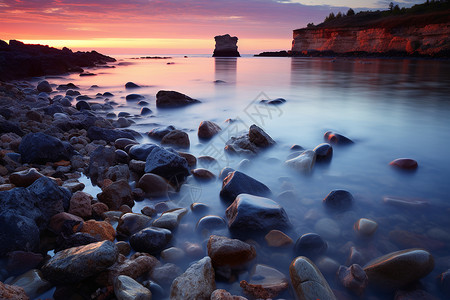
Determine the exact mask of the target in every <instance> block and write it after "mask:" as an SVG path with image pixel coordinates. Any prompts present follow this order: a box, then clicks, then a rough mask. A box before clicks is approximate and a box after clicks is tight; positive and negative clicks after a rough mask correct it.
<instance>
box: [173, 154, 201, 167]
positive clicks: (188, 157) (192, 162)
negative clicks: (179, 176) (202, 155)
mask: <svg viewBox="0 0 450 300" xmlns="http://www.w3.org/2000/svg"><path fill="white" fill-rule="evenodd" d="M178 154H179V155H180V156H181V157H183V158H185V159H186V160H187V163H188V166H189V167H195V165H196V164H197V158H195V156H194V155H192V154H190V153H186V152H178Z"/></svg>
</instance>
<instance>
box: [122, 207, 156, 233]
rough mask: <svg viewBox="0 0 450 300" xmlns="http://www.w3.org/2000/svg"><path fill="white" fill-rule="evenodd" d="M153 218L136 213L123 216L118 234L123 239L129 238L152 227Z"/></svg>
mask: <svg viewBox="0 0 450 300" xmlns="http://www.w3.org/2000/svg"><path fill="white" fill-rule="evenodd" d="M151 223H152V218H150V217H147V216H145V215H141V214H136V213H126V214H123V215H122V216H121V217H120V219H119V224H118V225H117V229H116V230H117V234H118V235H119V236H121V237H129V236H131V235H133V234H135V233H136V232H138V231H140V230H142V229H144V228H147V227H149V226H150V225H151Z"/></svg>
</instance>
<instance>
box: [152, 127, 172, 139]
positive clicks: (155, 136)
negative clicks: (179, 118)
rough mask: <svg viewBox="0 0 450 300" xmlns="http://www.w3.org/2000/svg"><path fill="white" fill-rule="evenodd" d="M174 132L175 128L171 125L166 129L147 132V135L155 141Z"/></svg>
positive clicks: (161, 128) (159, 128)
mask: <svg viewBox="0 0 450 300" xmlns="http://www.w3.org/2000/svg"><path fill="white" fill-rule="evenodd" d="M173 130H175V127H174V126H172V125H169V126H166V127H156V128H153V129H152V130H150V131H149V132H147V135H148V136H149V137H151V138H153V139H155V140H161V139H162V138H163V137H164V136H165V135H166V134H168V133H169V132H171V131H173Z"/></svg>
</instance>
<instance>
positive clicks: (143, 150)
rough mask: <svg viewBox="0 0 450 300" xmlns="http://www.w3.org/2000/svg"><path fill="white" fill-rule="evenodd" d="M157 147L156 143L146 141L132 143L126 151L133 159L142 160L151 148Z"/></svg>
mask: <svg viewBox="0 0 450 300" xmlns="http://www.w3.org/2000/svg"><path fill="white" fill-rule="evenodd" d="M156 147H158V145H156V144H151V143H146V144H140V145H134V146H132V147H131V148H130V150H129V151H128V153H129V155H130V157H131V158H133V159H137V160H143V161H145V160H146V159H147V156H148V155H149V154H150V153H151V152H152V150H153V149H155V148H156Z"/></svg>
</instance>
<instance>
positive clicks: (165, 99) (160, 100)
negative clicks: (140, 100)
mask: <svg viewBox="0 0 450 300" xmlns="http://www.w3.org/2000/svg"><path fill="white" fill-rule="evenodd" d="M195 103H200V101H199V100H197V99H192V98H191V97H189V96H187V95H185V94H182V93H179V92H175V91H159V92H158V93H157V94H156V107H158V108H173V107H181V106H186V105H189V104H195Z"/></svg>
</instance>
